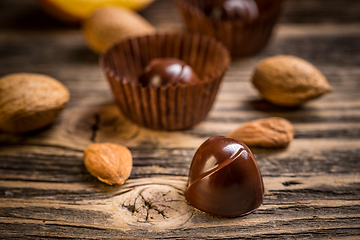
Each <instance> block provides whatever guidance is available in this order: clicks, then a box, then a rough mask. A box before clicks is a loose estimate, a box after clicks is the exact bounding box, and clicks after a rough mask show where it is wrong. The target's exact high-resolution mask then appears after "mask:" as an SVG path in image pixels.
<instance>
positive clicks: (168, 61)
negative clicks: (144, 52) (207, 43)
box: [139, 58, 199, 88]
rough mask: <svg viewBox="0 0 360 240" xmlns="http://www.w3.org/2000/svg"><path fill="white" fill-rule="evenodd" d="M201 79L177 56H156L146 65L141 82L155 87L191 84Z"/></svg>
mask: <svg viewBox="0 0 360 240" xmlns="http://www.w3.org/2000/svg"><path fill="white" fill-rule="evenodd" d="M197 81H199V77H198V76H197V74H196V73H195V72H194V71H193V69H192V68H191V67H190V66H189V65H187V64H186V63H185V62H184V61H182V60H180V59H177V58H154V59H152V60H151V61H150V62H149V64H148V65H147V66H146V68H145V70H144V72H143V74H142V75H141V76H140V78H139V82H140V83H141V84H142V85H143V86H151V87H154V88H157V87H160V86H167V85H177V84H189V83H196V82H197Z"/></svg>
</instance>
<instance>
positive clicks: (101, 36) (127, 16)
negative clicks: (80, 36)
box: [83, 6, 156, 53]
mask: <svg viewBox="0 0 360 240" xmlns="http://www.w3.org/2000/svg"><path fill="white" fill-rule="evenodd" d="M155 31H156V30H155V28H154V27H153V26H151V24H150V23H149V22H147V20H146V19H144V18H143V17H142V16H140V15H139V14H137V13H136V12H133V11H131V10H129V9H126V8H122V7H115V6H105V7H101V8H99V9H97V10H95V11H94V12H93V14H92V15H91V16H90V17H89V18H88V19H86V20H85V21H84V24H83V32H84V35H85V38H86V41H87V43H88V45H89V47H90V48H91V49H92V50H93V51H95V52H98V53H101V52H104V51H105V50H106V49H107V48H108V47H110V46H111V45H113V44H114V43H116V42H120V41H121V40H123V39H125V38H128V37H133V36H139V35H146V34H152V33H155Z"/></svg>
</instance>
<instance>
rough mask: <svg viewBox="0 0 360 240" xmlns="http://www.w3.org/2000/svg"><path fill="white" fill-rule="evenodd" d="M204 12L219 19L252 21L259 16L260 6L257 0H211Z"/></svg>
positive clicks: (206, 4)
mask: <svg viewBox="0 0 360 240" xmlns="http://www.w3.org/2000/svg"><path fill="white" fill-rule="evenodd" d="M204 12H205V14H206V15H208V16H209V17H211V18H212V19H214V20H217V21H220V20H222V21H226V20H236V19H241V20H244V21H246V22H250V21H253V20H255V19H256V18H257V17H258V15H259V8H258V5H257V3H256V1H255V0H209V1H206V3H205V5H204Z"/></svg>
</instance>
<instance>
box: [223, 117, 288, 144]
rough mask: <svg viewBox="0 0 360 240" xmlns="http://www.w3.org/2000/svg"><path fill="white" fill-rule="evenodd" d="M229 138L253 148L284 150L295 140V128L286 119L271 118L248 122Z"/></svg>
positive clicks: (230, 134)
mask: <svg viewBox="0 0 360 240" xmlns="http://www.w3.org/2000/svg"><path fill="white" fill-rule="evenodd" d="M227 137H230V138H234V139H236V140H239V141H242V142H243V143H245V144H246V145H248V146H252V147H263V148H284V147H286V146H288V145H289V143H290V142H291V141H292V139H293V138H294V127H293V125H292V124H291V123H290V122H289V121H288V120H286V119H285V118H280V117H270V118H264V119H257V120H254V121H250V122H247V123H245V124H243V125H241V126H240V127H238V128H237V129H235V130H234V131H232V132H230V133H228V134H227Z"/></svg>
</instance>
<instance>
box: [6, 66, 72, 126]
mask: <svg viewBox="0 0 360 240" xmlns="http://www.w3.org/2000/svg"><path fill="white" fill-rule="evenodd" d="M69 98H70V94H69V91H68V90H67V88H66V87H65V86H64V85H63V84H61V83H60V82H59V81H57V80H55V79H54V78H51V77H49V76H46V75H41V74H33V73H16V74H10V75H6V76H4V77H2V78H0V130H2V131H4V132H10V133H25V132H30V131H34V130H38V129H40V128H43V127H45V126H47V125H49V124H50V123H51V122H53V121H54V119H55V118H56V117H57V116H58V115H59V114H60V112H61V110H62V109H63V108H64V107H65V105H66V103H67V102H68V101H69Z"/></svg>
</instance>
